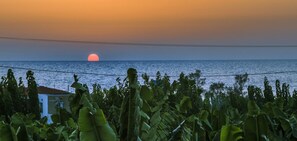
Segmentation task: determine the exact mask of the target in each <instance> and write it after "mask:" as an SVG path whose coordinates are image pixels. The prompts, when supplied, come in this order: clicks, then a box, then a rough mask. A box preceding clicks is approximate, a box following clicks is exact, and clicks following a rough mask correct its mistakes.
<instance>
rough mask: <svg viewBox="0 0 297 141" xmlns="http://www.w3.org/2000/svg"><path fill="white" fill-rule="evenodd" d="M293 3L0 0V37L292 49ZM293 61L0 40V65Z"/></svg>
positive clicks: (220, 51) (230, 51) (269, 54)
mask: <svg viewBox="0 0 297 141" xmlns="http://www.w3.org/2000/svg"><path fill="white" fill-rule="evenodd" d="M296 5H297V1H294V0H223V1H211V0H188V1H182V0H158V1H152V0H141V1H138V0H125V1H122V0H109V1H103V0H83V1H82V0H77V1H74V0H42V1H40V0H26V1H24V0H1V1H0V36H11V37H29V38H50V39H71V40H91V41H108V42H142V43H143V42H144V43H178V44H271V45H273V44H297V40H296V37H297V28H296V25H297V18H296V17H297V12H296ZM90 53H97V54H99V55H100V57H101V60H197V59H203V60H209V59H215V60H217V59H297V55H296V53H297V48H283V47H281V46H280V47H279V48H236V47H233V48H185V47H174V48H168V47H143V46H112V45H87V44H70V43H39V42H38V43H37V42H23V41H7V40H1V39H0V60H6V61H9V60H86V59H87V56H88V54H90Z"/></svg>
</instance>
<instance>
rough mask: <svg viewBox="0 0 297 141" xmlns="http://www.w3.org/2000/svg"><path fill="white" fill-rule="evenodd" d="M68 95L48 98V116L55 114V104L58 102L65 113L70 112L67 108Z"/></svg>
mask: <svg viewBox="0 0 297 141" xmlns="http://www.w3.org/2000/svg"><path fill="white" fill-rule="evenodd" d="M68 98H69V95H64V96H52V95H51V96H48V99H49V103H48V105H49V107H48V113H49V114H55V113H56V112H57V111H56V104H57V101H58V100H60V101H61V102H63V108H65V109H66V110H67V111H70V107H69V100H68Z"/></svg>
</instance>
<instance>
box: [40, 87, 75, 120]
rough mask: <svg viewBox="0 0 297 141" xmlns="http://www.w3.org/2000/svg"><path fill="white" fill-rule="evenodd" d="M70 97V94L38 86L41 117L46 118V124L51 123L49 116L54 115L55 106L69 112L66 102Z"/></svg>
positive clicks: (67, 102)
mask: <svg viewBox="0 0 297 141" xmlns="http://www.w3.org/2000/svg"><path fill="white" fill-rule="evenodd" d="M70 95H71V93H70V92H67V91H63V90H58V89H54V88H48V87H44V86H39V87H38V99H39V104H40V112H41V113H40V114H41V117H47V118H48V123H52V120H51V115H52V114H55V113H56V109H57V106H59V107H62V108H65V109H66V110H67V111H70V108H69V100H68V99H69V96H70Z"/></svg>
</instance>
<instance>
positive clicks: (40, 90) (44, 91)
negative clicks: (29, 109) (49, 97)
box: [37, 86, 71, 95]
mask: <svg viewBox="0 0 297 141" xmlns="http://www.w3.org/2000/svg"><path fill="white" fill-rule="evenodd" d="M37 89H38V93H39V94H59V95H60V94H71V93H70V92H67V91H63V90H59V89H55V88H49V87H44V86H39V87H38V88H37Z"/></svg>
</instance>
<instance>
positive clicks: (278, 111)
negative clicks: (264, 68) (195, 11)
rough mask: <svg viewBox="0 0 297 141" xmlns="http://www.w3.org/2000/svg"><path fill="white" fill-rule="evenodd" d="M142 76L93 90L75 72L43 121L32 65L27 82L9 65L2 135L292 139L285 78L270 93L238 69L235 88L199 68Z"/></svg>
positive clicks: (125, 140)
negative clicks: (59, 103)
mask: <svg viewBox="0 0 297 141" xmlns="http://www.w3.org/2000/svg"><path fill="white" fill-rule="evenodd" d="M142 78H143V79H144V83H143V84H140V83H139V82H138V75H137V71H136V70H135V69H132V68H131V69H129V70H128V72H127V78H126V79H124V80H123V81H121V80H120V79H119V78H118V79H117V80H116V81H117V85H115V86H114V87H111V88H109V89H102V88H101V86H100V85H99V84H94V85H93V91H92V93H90V92H89V89H88V87H87V86H86V85H84V84H81V83H79V79H78V76H76V75H74V83H73V84H72V85H71V86H72V87H73V88H74V89H75V94H73V95H72V96H70V98H69V100H70V101H69V103H70V111H67V110H65V109H61V108H57V113H56V114H54V115H52V117H51V118H52V120H53V123H52V124H47V122H46V121H47V119H46V118H42V119H37V117H39V116H36V113H37V108H36V107H33V105H36V104H37V106H38V105H39V104H38V103H37V102H38V98H37V93H38V92H37V84H36V82H35V78H34V77H33V72H31V71H28V73H27V80H28V89H25V87H24V84H23V82H22V81H21V79H20V81H19V84H18V83H17V81H16V79H15V78H14V76H13V72H12V70H9V71H8V74H7V76H6V77H2V81H1V83H0V106H1V110H0V119H1V122H0V140H1V141H2V140H3V141H18V140H24V141H33V140H34V141H35V140H36V141H42V140H49V141H79V140H81V141H93V140H94V141H114V140H122V141H136V140H144V141H163V140H170V141H175V140H181V141H210V140H213V141H240V140H247V141H262V140H263V141H264V140H265V141H267V140H271V141H279V140H288V141H294V140H297V118H296V115H297V112H296V108H297V91H293V93H292V95H291V94H290V90H289V85H288V84H286V83H282V85H281V83H280V82H279V81H278V80H277V81H276V82H275V86H276V90H275V94H274V93H273V90H272V87H271V86H270V84H269V82H268V79H267V78H266V77H265V79H264V89H263V90H262V89H261V87H260V86H254V85H250V86H246V83H247V81H248V74H242V75H237V76H236V77H235V82H234V85H233V87H227V86H225V84H224V83H221V82H217V83H212V84H211V85H210V87H209V89H208V90H207V89H204V87H203V85H204V83H205V79H203V78H202V74H201V71H199V70H197V71H196V72H194V73H191V74H189V75H186V74H184V73H181V74H180V76H179V78H178V79H177V80H175V81H173V82H172V83H171V81H170V77H169V76H168V75H166V74H164V75H163V76H162V75H161V73H160V72H157V74H156V78H155V79H150V77H149V76H148V75H147V74H143V75H142ZM246 88H247V89H246ZM246 90H247V91H246ZM27 96H28V97H27ZM20 105H21V106H20ZM38 110H39V109H38ZM15 112H19V113H15ZM38 113H39V111H38Z"/></svg>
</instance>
